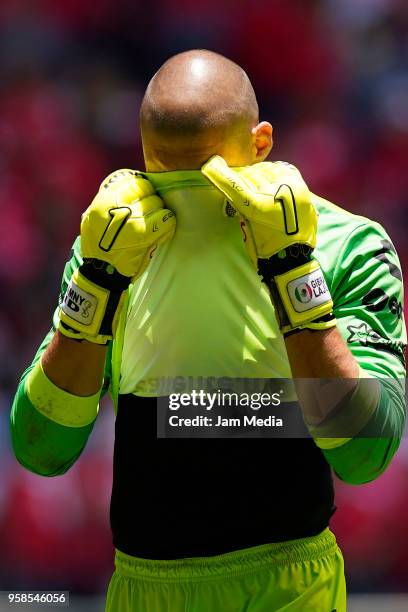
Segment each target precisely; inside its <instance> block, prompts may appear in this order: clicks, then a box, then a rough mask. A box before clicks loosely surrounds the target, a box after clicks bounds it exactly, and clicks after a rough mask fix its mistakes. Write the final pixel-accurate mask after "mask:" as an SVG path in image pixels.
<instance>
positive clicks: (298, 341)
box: [286, 328, 404, 484]
mask: <svg viewBox="0 0 408 612" xmlns="http://www.w3.org/2000/svg"><path fill="white" fill-rule="evenodd" d="M286 348H287V352H288V356H289V362H290V365H291V369H292V374H293V377H294V380H295V386H296V390H297V394H298V399H299V403H300V406H301V409H302V411H303V416H304V419H305V421H306V423H307V424H308V425H309V429H310V431H311V433H312V435H313V436H314V437H315V440H316V443H317V444H318V446H320V447H321V448H322V450H323V452H324V454H325V457H326V459H327V461H328V462H329V463H330V465H331V466H332V467H333V469H334V470H335V472H336V473H337V474H338V476H339V477H340V478H341V479H343V480H345V481H346V482H349V483H351V484H361V483H364V482H368V481H370V480H373V479H374V478H376V477H377V476H379V475H380V474H381V473H382V472H383V471H384V469H385V468H386V467H387V465H388V464H389V463H390V461H391V459H392V457H393V455H394V453H395V451H396V450H397V448H398V445H399V441H400V438H401V435H402V429H403V423H404V416H403V414H404V410H403V405H402V404H401V390H400V389H399V388H398V385H399V383H398V381H390V380H387V379H385V380H377V379H374V378H368V379H367V378H360V369H359V365H358V363H357V361H356V359H355V358H354V357H353V355H352V354H351V352H350V351H349V349H348V347H347V345H346V343H345V342H344V340H343V339H342V337H341V335H340V333H339V331H338V330H337V328H333V329H330V330H327V331H322V332H311V331H308V330H305V331H302V332H299V333H297V334H293V335H292V336H288V337H287V338H286ZM324 436H328V437H324Z"/></svg>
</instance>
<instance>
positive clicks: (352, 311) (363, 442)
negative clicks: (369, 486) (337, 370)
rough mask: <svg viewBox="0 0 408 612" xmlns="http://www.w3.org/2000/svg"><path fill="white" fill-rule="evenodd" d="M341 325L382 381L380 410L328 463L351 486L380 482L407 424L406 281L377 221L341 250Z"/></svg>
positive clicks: (365, 371) (336, 285)
mask: <svg viewBox="0 0 408 612" xmlns="http://www.w3.org/2000/svg"><path fill="white" fill-rule="evenodd" d="M331 292H332V297H333V301H334V311H335V315H336V318H337V326H338V329H339V330H340V333H341V334H342V336H343V338H344V340H345V342H346V343H347V345H348V347H349V349H350V351H351V353H352V354H353V355H354V357H355V359H356V360H357V362H358V364H359V366H360V368H361V371H362V376H363V377H365V376H367V377H373V378H375V379H377V381H378V382H379V386H380V395H379V402H378V406H377V408H376V410H375V412H374V414H373V416H372V417H371V419H370V420H369V422H368V423H367V424H366V425H365V427H364V428H363V430H362V431H361V432H360V433H359V435H358V436H357V437H355V438H352V439H351V440H349V441H348V442H346V443H344V444H341V445H339V446H338V447H335V448H331V449H324V450H323V452H324V454H325V456H326V459H327V460H328V461H329V463H330V464H331V465H332V467H333V468H334V470H335V472H336V473H337V475H338V476H339V477H340V478H342V479H343V480H346V481H347V482H350V483H355V484H359V483H363V482H368V481H370V480H373V479H374V478H376V477H377V476H378V475H379V474H381V473H382V472H383V471H384V470H385V468H386V467H387V466H388V464H389V463H390V461H391V459H392V457H393V455H394V454H395V452H396V450H397V448H398V446H399V443H400V440H401V437H402V434H403V429H404V424H405V376H406V369H405V349H406V329H405V323H404V316H403V299H404V298H403V281H402V273H401V267H400V263H399V260H398V256H397V253H396V250H395V248H394V245H393V244H392V242H391V240H390V238H389V236H388V235H387V234H386V232H385V230H384V229H383V228H382V227H381V226H380V225H379V224H376V223H370V222H366V223H363V224H362V225H359V226H358V227H357V228H355V229H354V231H353V232H352V233H351V234H350V235H349V236H348V238H347V239H346V242H345V244H344V246H343V248H341V249H340V250H339V256H338V258H337V264H336V267H335V270H334V274H333V278H332V287H331Z"/></svg>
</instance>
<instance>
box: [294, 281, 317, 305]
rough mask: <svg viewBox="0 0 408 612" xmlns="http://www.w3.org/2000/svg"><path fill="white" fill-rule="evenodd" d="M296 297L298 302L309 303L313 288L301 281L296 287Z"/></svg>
mask: <svg viewBox="0 0 408 612" xmlns="http://www.w3.org/2000/svg"><path fill="white" fill-rule="evenodd" d="M295 297H296V299H297V300H298V302H301V303H302V304H308V303H309V302H310V300H311V299H312V297H313V289H312V288H311V286H310V285H308V284H307V283H301V284H300V285H298V286H297V287H296V289H295Z"/></svg>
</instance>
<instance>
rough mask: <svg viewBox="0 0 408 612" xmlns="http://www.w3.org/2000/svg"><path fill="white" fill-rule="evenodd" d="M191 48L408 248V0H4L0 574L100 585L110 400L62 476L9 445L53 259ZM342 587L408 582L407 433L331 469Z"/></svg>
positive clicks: (307, 169)
mask: <svg viewBox="0 0 408 612" xmlns="http://www.w3.org/2000/svg"><path fill="white" fill-rule="evenodd" d="M189 48H208V49H212V50H215V51H218V52H221V53H223V54H225V55H227V56H228V57H230V58H231V59H233V60H235V61H237V62H238V63H240V64H241V65H242V66H243V67H244V68H245V69H246V70H247V71H248V73H249V75H250V77H251V79H252V81H253V84H254V86H255V89H256V91H257V93H258V98H259V103H260V108H261V118H262V119H266V120H270V121H271V122H272V123H273V124H274V127H275V132H274V135H275V148H274V150H273V152H272V155H271V159H273V160H277V159H280V160H286V161H290V162H292V163H294V164H295V165H297V166H298V167H299V168H300V170H301V171H302V173H303V176H304V177H305V179H306V181H307V182H308V184H309V186H310V188H311V190H312V191H314V192H315V193H318V194H319V195H322V196H325V197H327V198H328V199H330V200H332V201H334V202H335V203H337V204H339V205H340V206H343V207H344V208H347V209H348V210H350V211H353V212H358V213H360V214H365V215H367V216H370V217H372V218H375V219H377V220H379V221H380V222H381V223H383V225H384V226H385V228H386V229H387V231H388V232H389V233H390V234H391V237H392V238H393V240H394V242H395V245H396V247H397V250H398V252H399V254H400V258H401V262H402V265H403V269H404V268H405V264H406V262H407V259H408V242H407V240H406V233H407V225H408V216H407V208H406V205H407V199H408V195H407V194H408V3H407V2H406V1H405V0H320V1H319V0H309V1H308V2H304V1H300V0H298V1H297V0H292V1H291V2H285V1H284V0H252V2H251V3H248V2H244V1H243V0H224V2H222V3H220V2H219V1H218V0H155V1H154V0H152V1H151V2H149V5H148V6H146V3H145V2H142V1H141V0H115V2H113V1H112V0H99V1H98V2H96V3H91V2H82V1H81V0H60V1H59V2H54V1H53V0H2V2H1V4H0V82H1V83H2V88H1V95H0V210H1V213H2V214H1V224H2V225H1V239H0V286H1V287H2V300H1V301H0V361H1V368H0V421H1V429H0V460H1V465H2V468H1V474H0V551H1V554H0V589H8V588H24V589H26V588H33V587H36V588H40V587H41V586H43V587H44V588H46V587H47V588H51V587H53V588H57V587H60V588H64V589H68V588H69V589H71V590H72V591H76V592H83V593H93V592H100V591H101V590H103V589H104V588H105V584H106V581H107V579H108V576H109V574H110V572H111V569H112V552H113V549H112V545H111V541H110V531H109V524H108V502H109V496H110V486H111V470H112V446H113V414H112V413H113V410H112V408H111V406H110V404H109V403H105V404H104V406H103V409H102V411H101V415H100V418H99V419H98V423H97V426H96V428H95V431H94V433H93V435H92V438H91V440H90V443H89V445H88V448H87V450H86V452H85V453H84V455H83V456H82V457H81V460H80V461H79V462H78V463H77V464H76V465H75V466H74V467H73V468H72V469H71V471H70V472H69V473H68V474H66V475H65V476H63V477H58V478H55V479H45V478H40V477H37V476H34V475H32V474H29V473H28V472H26V471H25V470H23V469H22V468H20V467H19V466H18V465H17V463H16V461H15V459H14V458H13V457H12V455H11V452H10V447H9V437H8V413H9V410H10V402H11V397H12V395H13V394H14V391H15V387H16V382H17V378H18V376H19V375H20V373H21V371H22V370H23V369H24V367H25V366H26V365H27V364H28V363H29V362H30V361H31V359H32V357H33V354H34V350H35V349H36V347H37V345H38V344H39V342H40V340H41V339H42V337H43V336H44V335H45V333H46V331H47V330H48V328H49V326H50V317H51V314H52V311H53V308H54V306H55V303H56V299H57V295H58V290H59V282H60V275H61V272H62V268H63V263H64V261H65V259H66V258H67V256H68V253H69V250H70V246H71V243H72V242H73V239H74V237H75V236H76V234H77V233H78V229H79V220H80V215H81V212H82V211H83V210H84V209H85V208H86V207H87V205H88V204H89V201H90V199H91V198H92V197H93V194H94V193H95V191H96V190H97V188H98V186H99V183H100V181H101V180H102V178H103V177H104V176H105V175H107V174H108V173H109V172H111V171H113V170H115V169H117V168H120V167H129V166H130V167H134V168H142V167H143V166H142V163H143V162H142V157H141V147H140V142H139V131H138V107H139V103H140V100H141V96H142V94H143V90H144V88H145V86H146V84H147V82H148V80H149V78H150V77H151V76H152V74H153V73H154V72H155V70H156V69H157V68H158V67H159V65H160V64H161V63H162V62H163V61H164V60H165V59H167V57H169V56H170V55H172V54H174V53H176V52H178V51H182V50H185V49H189ZM337 506H338V508H339V511H338V512H337V514H336V516H335V518H334V520H333V528H334V530H335V532H336V534H337V536H338V539H339V541H340V544H341V546H342V548H343V551H344V554H345V558H346V565H347V574H348V581H349V586H350V588H351V589H352V590H365V591H377V590H378V591H380V590H391V591H392V590H396V591H398V590H399V591H408V521H407V520H406V508H407V507H408V444H407V443H406V442H405V441H404V443H403V445H402V447H401V449H400V452H399V454H398V456H397V458H396V459H395V460H394V462H393V464H392V466H391V467H390V468H389V470H388V471H387V472H386V473H385V474H384V475H383V476H382V477H381V478H380V479H379V480H378V481H376V482H375V483H372V484H369V485H365V486H362V487H351V486H345V485H342V484H341V483H338V484H337Z"/></svg>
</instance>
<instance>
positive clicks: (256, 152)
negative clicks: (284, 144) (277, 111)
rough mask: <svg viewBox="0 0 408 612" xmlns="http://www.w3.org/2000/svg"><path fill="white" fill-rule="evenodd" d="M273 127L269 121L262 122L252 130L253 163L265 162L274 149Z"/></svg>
mask: <svg viewBox="0 0 408 612" xmlns="http://www.w3.org/2000/svg"><path fill="white" fill-rule="evenodd" d="M272 133H273V127H272V125H271V124H270V123H268V122H267V121H261V123H258V125H256V126H255V127H254V128H252V145H253V146H252V151H253V153H252V154H253V163H254V164H255V163H258V162H262V161H264V160H265V159H266V158H267V157H268V155H269V153H270V152H271V149H272V147H273V138H272Z"/></svg>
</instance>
